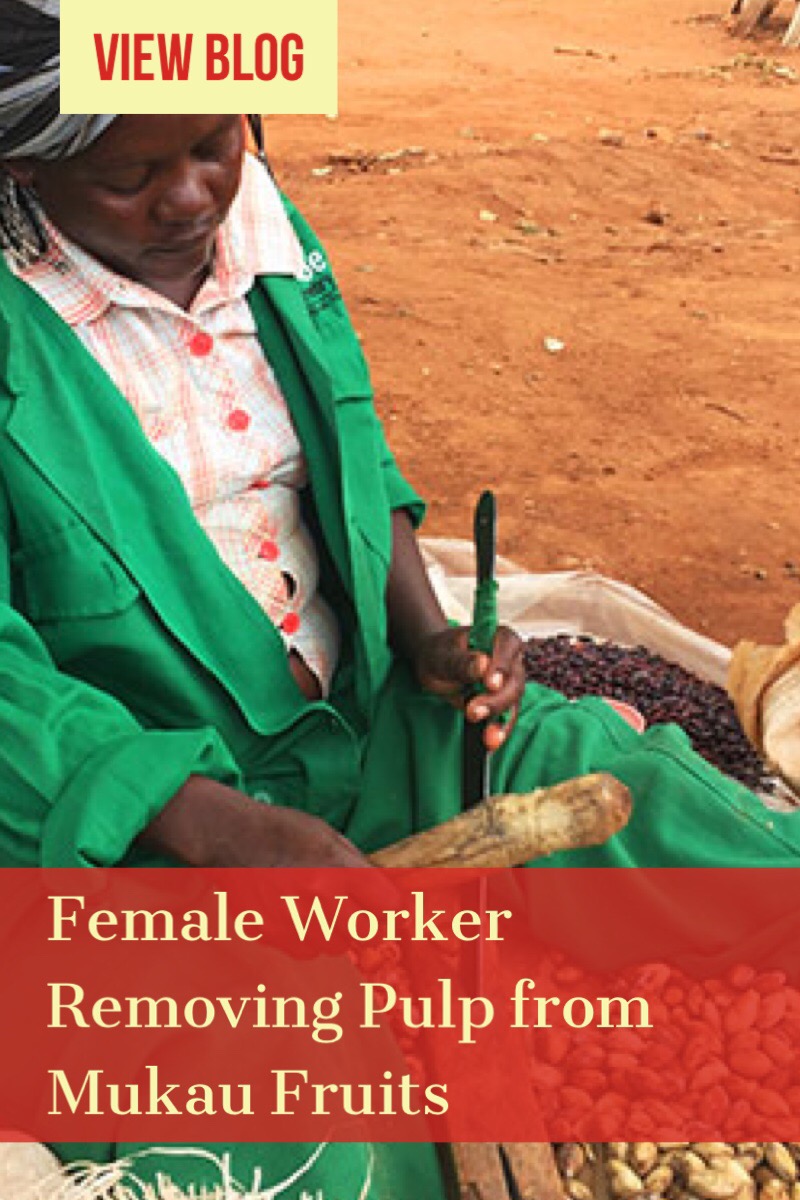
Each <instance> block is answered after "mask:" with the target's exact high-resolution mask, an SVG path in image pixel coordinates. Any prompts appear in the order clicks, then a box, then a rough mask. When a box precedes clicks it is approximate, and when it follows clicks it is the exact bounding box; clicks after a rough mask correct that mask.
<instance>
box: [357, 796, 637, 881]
mask: <svg viewBox="0 0 800 1200" xmlns="http://www.w3.org/2000/svg"><path fill="white" fill-rule="evenodd" d="M630 813H631V796H630V792H629V791H628V789H627V788H626V787H624V786H623V785H622V784H621V783H619V782H618V781H617V780H616V779H614V778H613V776H611V775H602V774H598V775H584V776H583V777H582V778H580V779H568V780H567V781H566V782H565V783H558V784H556V785H555V786H554V787H547V788H539V789H537V791H535V792H529V793H528V794H527V795H519V796H516V795H509V796H492V797H491V798H490V799H489V800H485V801H484V802H483V804H479V805H476V807H475V808H471V809H470V810H469V811H468V812H464V813H460V814H459V815H458V816H457V817H454V818H453V819H452V820H451V821H446V822H445V823H444V824H443V825H437V826H436V827H435V828H434V829H427V830H425V831H424V832H423V833H416V834H414V835H413V836H412V837H409V838H405V839H404V841H402V842H396V843H395V844H394V845H393V846H387V847H386V848H385V849H383V850H378V851H376V853H374V854H372V855H370V860H371V861H372V862H373V863H374V864H375V865H376V866H379V867H518V866H521V865H522V863H526V862H529V861H530V860H531V859H533V858H541V857H543V855H545V854H552V853H553V852H554V851H555V850H575V849H577V848H578V847H581V846H597V845H600V843H602V842H605V841H607V840H608V838H610V837H611V836H612V834H615V833H617V832H618V831H619V830H620V829H622V828H623V826H624V825H626V824H627V822H628V819H629V817H630Z"/></svg>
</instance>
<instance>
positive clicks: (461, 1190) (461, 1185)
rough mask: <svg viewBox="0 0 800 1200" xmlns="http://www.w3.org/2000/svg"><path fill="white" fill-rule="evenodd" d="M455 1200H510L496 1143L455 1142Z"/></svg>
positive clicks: (453, 1147)
mask: <svg viewBox="0 0 800 1200" xmlns="http://www.w3.org/2000/svg"><path fill="white" fill-rule="evenodd" d="M450 1149H451V1153H452V1158H453V1165H454V1167H455V1175H456V1181H457V1182H456V1185H455V1188H454V1190H453V1192H452V1194H453V1196H454V1198H455V1200H511V1193H510V1192H509V1190H508V1184H507V1183H506V1176H505V1172H504V1170H503V1164H502V1162H501V1161H500V1151H499V1149H498V1147H497V1144H496V1143H495V1142H454V1143H453V1145H452V1146H451V1147H450Z"/></svg>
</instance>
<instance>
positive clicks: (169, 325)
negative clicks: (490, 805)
mask: <svg viewBox="0 0 800 1200" xmlns="http://www.w3.org/2000/svg"><path fill="white" fill-rule="evenodd" d="M48 235H49V239H50V245H49V249H48V252H47V253H46V254H45V255H44V256H43V257H42V258H40V259H39V260H38V261H37V262H36V263H35V264H34V265H33V266H31V267H28V268H26V269H25V270H23V271H21V272H20V275H21V277H22V278H23V279H24V280H25V281H26V282H27V283H29V284H30V285H31V287H33V288H35V289H36V291H37V292H39V294H40V295H41V296H42V297H43V299H44V300H46V301H47V303H48V304H49V305H51V307H52V308H54V309H55V310H56V312H57V313H58V314H59V315H60V316H61V317H62V318H63V320H64V321H66V322H67V324H68V325H70V326H71V327H72V329H73V330H74V331H75V333H76V334H77V336H78V337H79V338H80V339H81V341H82V342H83V344H84V345H85V346H86V348H87V349H88V350H89V352H90V353H91V354H92V355H93V357H94V358H95V359H97V361H98V362H99V363H100V364H101V366H103V367H104V368H105V370H106V371H107V372H108V374H109V375H110V376H111V378H112V379H113V380H114V382H115V384H116V385H117V387H118V388H119V390H120V391H121V392H122V394H123V395H124V396H125V397H126V398H127V399H128V401H129V402H130V404H131V405H132V406H133V408H134V410H135V412H136V415H137V417H138V418H139V421H140V422H141V425H142V428H143V430H144V432H145V434H146V435H147V437H148V438H149V440H150V441H151V442H152V443H153V445H154V446H155V447H156V449H157V450H158V451H159V453H160V454H161V455H162V456H163V457H164V458H165V459H166V460H167V462H169V463H170V464H171V466H172V467H174V469H175V470H176V471H177V473H178V475H179V476H180V478H181V481H182V482H183V485H184V487H185V489H186V492H187V494H188V496H189V500H190V502H191V505H192V508H193V510H194V512H195V515H196V516H197V520H198V521H199V523H200V525H201V526H202V528H203V529H204V530H205V532H206V533H207V534H208V536H209V537H210V538H211V540H212V542H213V543H214V545H215V547H216V549H217V552H218V553H219V555H220V557H221V558H222V560H223V561H224V562H225V563H226V565H227V566H228V567H229V568H230V570H231V571H233V572H234V574H235V575H236V576H237V577H238V578H239V580H240V581H241V582H242V583H243V584H244V586H245V587H246V588H247V589H248V591H249V592H250V593H251V594H252V595H253V596H254V597H255V599H256V600H257V601H258V603H259V604H260V605H261V606H262V608H263V609H264V611H265V612H266V613H267V615H268V616H269V617H270V619H271V620H272V621H273V623H274V624H275V625H276V627H277V628H278V629H279V630H280V631H281V634H282V636H283V639H284V642H285V644H286V646H287V648H290V649H294V650H296V651H297V653H299V654H300V655H301V656H302V658H303V659H304V660H305V662H306V663H307V664H308V666H309V667H310V668H311V670H312V671H313V672H314V674H315V675H316V676H317V678H318V679H319V680H320V683H321V685H322V688H323V692H327V690H328V687H329V685H330V679H331V676H332V674H333V669H334V667H335V664H336V658H337V654H338V640H339V639H338V628H337V624H336V620H335V618H334V616H333V613H332V612H331V611H330V609H329V608H328V606H327V605H326V604H325V602H324V601H323V600H322V598H321V596H319V594H318V593H317V584H318V575H319V567H318V560H317V554H316V550H315V548H314V545H313V542H312V539H311V537H310V535H309V533H308V531H307V529H306V528H305V526H304V525H303V523H302V521H301V519H300V492H301V490H302V488H304V487H305V485H306V482H307V471H306V463H305V460H304V458H303V453H302V450H301V447H300V444H299V442H298V439H297V435H296V433H295V430H294V426H293V425H292V421H291V417H290V415H289V411H288V408H287V406H286V401H285V400H284V398H283V396H282V394H281V391H280V389H279V387H278V384H277V381H276V379H275V376H274V374H273V372H272V369H271V368H270V366H269V364H268V363H267V362H266V360H265V358H264V355H263V353H262V351H261V347H260V345H259V342H258V340H257V337H256V329H255V323H254V321H253V317H252V314H251V312H250V308H249V306H248V304H247V301H246V299H245V297H246V294H247V292H248V291H249V290H250V288H251V287H252V285H253V281H254V278H255V277H256V276H257V275H266V274H289V275H297V274H298V273H299V272H300V270H301V268H302V265H303V263H302V252H301V249H300V246H299V243H298V242H297V239H296V237H295V235H294V231H293V230H292V228H291V225H290V223H289V221H288V218H287V217H286V215H285V213H284V210H283V206H282V204H281V201H280V197H279V196H278V193H277V190H276V188H275V185H274V184H273V183H272V180H271V179H270V178H269V176H268V174H267V172H266V171H265V170H264V169H263V167H261V165H260V164H259V163H258V162H257V161H256V160H255V159H253V158H251V157H250V156H249V155H248V156H246V159H245V164H244V173H243V179H242V187H241V189H240V191H239V194H238V196H237V198H236V200H235V201H234V204H233V206H232V208H231V210H230V213H229V215H228V217H227V219H226V221H225V223H224V225H223V226H222V227H221V228H220V231H219V234H218V236H217V246H216V256H215V263H214V270H213V273H212V274H211V275H210V277H209V278H208V279H207V280H206V282H205V283H204V284H203V286H202V288H201V290H200V292H199V293H198V295H197V296H196V297H195V299H194V302H193V303H192V306H191V308H190V309H189V311H188V312H185V311H183V310H182V309H180V308H178V307H177V306H176V305H175V304H173V303H172V302H171V301H170V300H167V299H166V298H165V297H163V296H161V295H159V294H158V293H156V292H152V291H150V290H149V289H148V288H146V287H144V286H142V285H141V284H138V283H135V282H132V281H131V280H129V279H125V278H123V277H121V276H119V275H117V274H115V273H114V272H113V271H111V270H109V269H108V268H107V267H105V266H103V265H102V264H101V263H99V262H98V261H97V260H96V259H95V258H93V257H92V256H90V255H89V254H87V253H86V252H85V251H83V250H81V249H80V248H79V247H78V246H76V245H75V244H74V243H73V242H71V241H69V240H68V239H67V238H65V237H64V235H63V234H61V233H59V231H58V230H56V229H55V228H53V226H52V225H49V224H48Z"/></svg>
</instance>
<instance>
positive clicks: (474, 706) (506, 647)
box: [414, 625, 525, 750]
mask: <svg viewBox="0 0 800 1200" xmlns="http://www.w3.org/2000/svg"><path fill="white" fill-rule="evenodd" d="M468 638H469V630H468V629H465V628H460V629H453V628H449V629H443V630H440V631H438V632H436V633H431V634H428V636H427V637H425V638H424V639H423V640H422V641H421V642H420V643H419V645H418V648H417V653H416V657H415V660H414V665H415V667H416V672H417V678H418V679H419V682H420V686H421V687H423V688H425V690H426V691H428V692H433V693H434V694H435V695H437V696H443V697H445V698H446V699H447V700H449V701H450V702H451V703H452V704H455V705H456V706H457V707H459V708H464V711H465V714H466V717H467V720H468V721H475V722H478V721H488V725H487V727H486V733H485V735H484V740H485V743H486V748H487V750H498V749H499V748H500V746H502V744H503V742H504V741H505V740H506V738H507V737H508V735H509V733H510V731H511V730H512V729H513V727H514V723H515V721H516V719H517V713H518V709H519V702H520V699H521V697H522V692H523V690H524V687H525V664H524V660H523V654H524V649H525V646H524V643H523V642H522V641H521V639H520V638H519V637H518V635H517V634H516V633H514V631H513V630H512V629H508V628H507V626H505V625H501V626H500V628H499V629H498V630H497V634H496V635H495V639H494V646H493V648H492V653H491V656H489V655H488V654H481V653H479V652H478V651H476V650H470V648H469V645H468ZM476 688H477V689H478V690H477V692H476V694H475V695H470V692H471V691H473V690H474V689H476ZM509 713H510V719H508V720H505V719H504V718H505V716H506V714H509Z"/></svg>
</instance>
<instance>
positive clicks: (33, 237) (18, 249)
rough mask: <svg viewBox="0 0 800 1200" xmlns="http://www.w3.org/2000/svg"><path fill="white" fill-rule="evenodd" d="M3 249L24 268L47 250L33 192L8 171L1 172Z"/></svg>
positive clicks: (1, 233)
mask: <svg viewBox="0 0 800 1200" xmlns="http://www.w3.org/2000/svg"><path fill="white" fill-rule="evenodd" d="M0 248H2V249H4V250H8V251H9V253H10V254H11V256H12V258H13V259H14V261H15V263H16V264H17V266H18V267H19V268H20V269H22V270H24V269H25V268H26V267H29V266H31V265H32V264H33V263H35V262H36V260H37V259H39V258H41V256H42V255H43V254H44V252H45V251H46V250H47V237H46V235H45V232H44V230H43V229H42V225H41V222H40V221H39V218H38V214H37V210H36V204H35V200H34V199H33V195H32V194H31V193H29V192H28V189H26V188H23V187H22V186H21V185H20V184H18V183H17V181H16V180H15V179H12V177H11V176H10V175H9V174H8V173H7V172H5V171H2V172H0Z"/></svg>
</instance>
